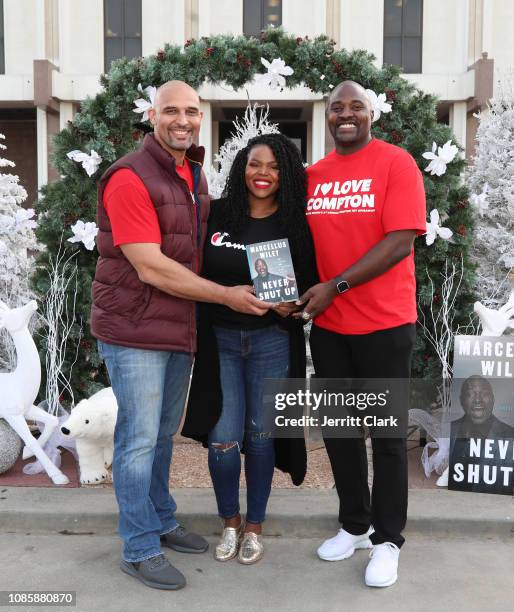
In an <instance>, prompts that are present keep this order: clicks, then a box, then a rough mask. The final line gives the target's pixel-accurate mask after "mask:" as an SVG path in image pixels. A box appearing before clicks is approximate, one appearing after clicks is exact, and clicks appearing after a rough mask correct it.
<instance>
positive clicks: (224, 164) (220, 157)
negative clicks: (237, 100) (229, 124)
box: [209, 103, 279, 198]
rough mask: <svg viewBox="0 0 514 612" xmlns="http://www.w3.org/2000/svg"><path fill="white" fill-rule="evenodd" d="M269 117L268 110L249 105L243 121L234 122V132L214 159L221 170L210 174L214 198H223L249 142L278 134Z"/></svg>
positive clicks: (210, 190)
mask: <svg viewBox="0 0 514 612" xmlns="http://www.w3.org/2000/svg"><path fill="white" fill-rule="evenodd" d="M268 115H269V109H268V108H266V109H264V108H262V107H260V106H259V105H258V104H253V105H252V104H251V103H248V106H247V107H246V111H245V114H244V117H243V119H242V120H240V119H239V118H236V120H235V121H234V122H233V123H234V132H233V133H232V135H231V137H230V138H228V139H227V140H226V141H225V142H224V144H223V145H222V146H221V147H220V150H219V153H218V154H217V155H215V157H214V161H215V162H216V163H217V164H218V166H219V169H218V170H216V169H214V168H212V170H211V172H210V174H209V193H210V194H211V196H212V197H213V198H219V197H221V194H222V193H223V189H224V188H225V183H226V182H227V179H228V175H229V173H230V168H231V167H232V163H233V161H234V158H235V157H236V155H237V153H238V151H240V150H241V149H243V148H244V147H246V145H247V144H248V141H249V140H250V139H251V138H254V137H255V136H261V135H263V134H277V133H278V131H279V130H278V125H277V124H275V123H270V121H269V119H268Z"/></svg>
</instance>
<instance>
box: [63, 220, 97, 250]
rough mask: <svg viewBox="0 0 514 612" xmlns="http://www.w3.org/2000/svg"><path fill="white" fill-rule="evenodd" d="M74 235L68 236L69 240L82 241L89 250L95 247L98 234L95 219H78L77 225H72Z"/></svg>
mask: <svg viewBox="0 0 514 612" xmlns="http://www.w3.org/2000/svg"><path fill="white" fill-rule="evenodd" d="M71 231H72V232H73V236H72V237H71V238H68V242H82V243H83V245H84V246H85V247H86V249H87V250H88V251H92V250H93V249H94V248H95V238H96V235H97V234H98V227H97V226H96V223H95V222H94V221H88V222H86V223H85V222H84V221H82V220H80V219H79V220H78V221H77V222H76V223H75V225H72V226H71Z"/></svg>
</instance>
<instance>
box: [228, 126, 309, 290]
mask: <svg viewBox="0 0 514 612" xmlns="http://www.w3.org/2000/svg"><path fill="white" fill-rule="evenodd" d="M258 145H266V146H267V147H269V148H270V149H271V150H272V151H273V155H274V156H275V159H276V161H277V164H278V171H279V189H278V191H277V194H276V198H277V203H278V218H279V222H280V225H281V228H282V230H283V232H284V236H285V237H286V238H288V240H289V245H290V247H291V256H292V258H293V263H294V266H295V270H296V272H297V277H298V281H299V284H300V283H301V281H300V279H301V278H302V277H303V278H305V282H306V283H307V284H309V286H310V284H311V283H312V282H313V281H312V279H315V277H316V270H315V264H314V256H313V246H312V238H311V235H310V232H309V228H308V225H307V220H306V218H305V206H306V199H307V177H306V173H305V168H304V166H303V161H302V157H301V155H300V152H299V151H298V148H297V147H296V145H295V144H294V143H293V142H291V140H289V138H287V137H286V136H284V135H283V134H265V135H262V136H256V137H255V138H252V139H251V140H249V141H248V144H247V145H246V147H244V148H243V149H241V150H240V151H239V152H238V153H237V155H236V157H235V159H234V162H233V164H232V167H231V169H230V173H229V176H228V179H227V183H226V185H225V189H224V191H223V195H222V200H220V202H218V203H217V204H216V217H217V219H219V223H220V224H221V226H223V227H224V228H227V231H228V232H230V233H231V234H232V235H234V236H237V235H238V234H239V232H241V231H242V230H243V229H244V228H245V226H246V225H247V224H248V222H249V218H250V206H249V203H248V190H247V187H246V181H245V170H246V164H247V162H248V155H249V153H250V150H251V149H252V148H253V147H256V146H258ZM218 215H219V216H218ZM313 268H314V269H313ZM302 280H303V279H302ZM301 284H304V283H301Z"/></svg>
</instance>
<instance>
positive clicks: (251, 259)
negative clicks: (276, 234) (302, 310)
mask: <svg viewBox="0 0 514 612" xmlns="http://www.w3.org/2000/svg"><path fill="white" fill-rule="evenodd" d="M246 254H247V256H248V265H249V266H250V276H251V278H252V282H253V286H254V289H255V295H256V296H257V297H258V298H259V299H260V300H262V301H263V302H270V303H272V304H277V303H280V302H293V301H295V300H297V299H298V287H297V284H296V277H295V275H294V268H293V260H292V259H291V250H290V249H289V241H288V240H287V238H280V239H278V240H269V241H267V242H256V243H254V244H248V245H247V246H246Z"/></svg>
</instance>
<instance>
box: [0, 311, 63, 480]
mask: <svg viewBox="0 0 514 612" xmlns="http://www.w3.org/2000/svg"><path fill="white" fill-rule="evenodd" d="M36 310H37V303H36V302H35V301H34V300H32V301H30V302H29V303H28V304H25V306H21V307H20V308H13V309H10V308H9V307H8V306H7V305H6V304H4V303H3V302H2V301H1V300H0V328H2V327H5V329H6V330H7V331H8V332H9V333H10V335H11V337H12V339H13V341H14V345H15V347H16V356H17V366H16V369H15V370H14V372H8V373H5V374H4V373H2V374H0V417H2V418H4V419H5V420H6V421H7V422H8V423H9V425H10V426H11V427H12V428H13V429H14V431H16V432H17V434H18V435H19V436H20V437H21V439H22V440H23V441H24V442H25V445H26V447H25V450H26V451H29V452H24V457H28V456H31V455H32V454H34V455H36V457H37V458H38V459H39V462H40V463H41V465H42V466H43V467H44V468H45V471H46V473H47V474H48V476H50V478H51V479H52V481H53V483H54V484H57V485H64V484H68V482H69V480H68V477H67V476H66V475H65V474H63V473H62V472H61V470H60V469H59V468H58V467H56V466H55V465H54V464H53V463H52V462H51V461H50V459H49V458H48V456H47V455H46V453H45V452H44V450H43V447H44V446H45V444H46V442H47V440H48V438H49V437H50V436H51V435H52V432H53V431H54V429H55V428H56V427H57V425H58V422H59V420H58V418H57V417H55V416H53V415H51V414H48V412H45V411H44V410H42V409H41V408H38V407H37V406H34V401H35V399H36V397H37V394H38V391H39V386H40V384H41V362H40V361H39V355H38V352H37V348H36V345H35V344H34V340H33V339H32V336H31V335H30V332H29V330H28V323H29V321H30V318H31V317H32V315H33V314H34V313H35V312H36ZM25 419H32V420H37V421H40V422H42V423H44V425H45V427H44V429H43V432H42V433H41V436H40V437H39V440H36V438H34V436H33V435H32V434H31V433H30V429H29V427H28V425H27V421H26V420H25ZM30 451H31V452H30Z"/></svg>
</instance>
